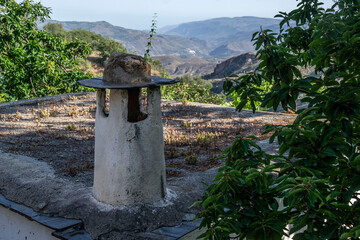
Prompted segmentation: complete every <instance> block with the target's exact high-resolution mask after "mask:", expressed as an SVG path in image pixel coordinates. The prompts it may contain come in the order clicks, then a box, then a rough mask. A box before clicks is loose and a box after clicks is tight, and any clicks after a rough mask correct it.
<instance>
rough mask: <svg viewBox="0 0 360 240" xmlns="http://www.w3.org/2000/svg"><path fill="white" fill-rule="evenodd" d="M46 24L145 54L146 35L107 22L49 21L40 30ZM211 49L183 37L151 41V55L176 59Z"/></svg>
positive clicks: (200, 53) (160, 38)
mask: <svg viewBox="0 0 360 240" xmlns="http://www.w3.org/2000/svg"><path fill="white" fill-rule="evenodd" d="M48 22H57V23H61V24H62V25H63V27H64V29H65V30H73V29H79V28H80V29H84V30H88V31H92V32H95V33H97V34H101V35H103V36H106V37H109V38H112V39H114V40H118V41H120V42H122V43H123V44H124V46H125V47H126V48H127V49H128V50H129V51H130V52H135V53H137V54H139V55H142V54H144V53H145V49H146V45H147V43H148V36H149V35H148V33H147V32H143V31H139V30H132V29H127V28H123V27H118V26H114V25H111V24H110V23H108V22H105V21H100V22H76V21H54V20H49V21H46V22H45V23H39V24H38V26H39V27H40V28H42V27H43V26H44V25H45V24H46V23H48ZM212 49H213V47H212V46H211V45H210V44H209V43H208V42H207V41H204V40H200V39H197V38H188V37H183V36H174V35H172V36H170V35H161V34H159V35H156V37H155V39H154V40H153V49H152V51H151V54H152V55H153V56H157V55H173V56H178V57H183V58H186V57H194V56H197V57H205V56H208V54H209V52H210V51H211V50H212Z"/></svg>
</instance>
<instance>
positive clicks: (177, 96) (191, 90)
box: [161, 82, 226, 105]
mask: <svg viewBox="0 0 360 240" xmlns="http://www.w3.org/2000/svg"><path fill="white" fill-rule="evenodd" d="M161 94H162V97H163V98H165V99H169V100H179V101H183V102H187V101H190V102H200V103H212V104H218V105H221V104H224V103H225V102H226V97H225V96H223V95H219V94H214V93H212V92H211V91H210V89H209V88H203V87H200V86H199V85H196V84H195V85H190V84H187V83H182V82H180V83H177V84H174V85H168V86H163V87H161Z"/></svg>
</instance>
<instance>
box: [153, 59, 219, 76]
mask: <svg viewBox="0 0 360 240" xmlns="http://www.w3.org/2000/svg"><path fill="white" fill-rule="evenodd" d="M154 59H158V60H160V61H161V63H162V65H163V66H164V68H165V70H166V72H167V73H168V74H169V75H170V76H171V77H179V76H182V75H185V74H191V75H193V76H199V75H206V74H210V73H212V72H213V71H214V68H215V66H216V62H215V60H205V59H201V58H188V59H183V58H179V57H176V56H169V55H166V56H157V57H154Z"/></svg>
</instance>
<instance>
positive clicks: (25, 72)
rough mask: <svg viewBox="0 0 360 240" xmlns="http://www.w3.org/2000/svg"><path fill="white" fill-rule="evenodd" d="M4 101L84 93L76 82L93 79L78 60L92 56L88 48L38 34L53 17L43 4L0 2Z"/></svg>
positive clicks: (8, 0) (76, 42) (77, 42)
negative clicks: (77, 92)
mask: <svg viewBox="0 0 360 240" xmlns="http://www.w3.org/2000/svg"><path fill="white" fill-rule="evenodd" d="M0 7H1V8H2V11H1V14H0V69H1V73H0V75H2V76H3V81H1V82H0V89H1V96H0V100H2V101H9V100H17V99H23V98H31V97H35V96H36V97H41V96H47V95H53V94H59V93H66V92H75V91H80V90H82V89H83V88H81V87H80V86H79V85H78V84H77V83H76V80H79V79H83V78H86V77H89V76H87V75H85V74H84V73H83V72H82V71H80V70H79V69H78V67H77V61H76V60H77V58H79V57H85V56H86V55H87V54H89V53H90V48H89V47H88V46H87V44H85V43H82V42H79V41H73V42H64V41H63V40H62V39H60V38H58V37H55V36H52V35H50V34H48V33H47V32H44V31H41V30H38V28H37V26H36V21H43V20H45V18H48V17H49V13H50V10H49V9H48V8H46V7H43V6H42V5H41V4H40V3H34V2H33V1H23V2H21V3H17V2H16V1H14V0H0Z"/></svg>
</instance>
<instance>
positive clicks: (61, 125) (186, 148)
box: [0, 93, 293, 181]
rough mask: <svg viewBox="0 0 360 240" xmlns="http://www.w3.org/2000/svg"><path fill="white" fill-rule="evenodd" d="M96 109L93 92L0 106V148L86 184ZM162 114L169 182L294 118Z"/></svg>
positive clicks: (186, 110)
mask: <svg viewBox="0 0 360 240" xmlns="http://www.w3.org/2000/svg"><path fill="white" fill-rule="evenodd" d="M95 110H96V105H95V94H94V93H91V94H84V95H78V96H74V95H68V96H64V97H62V98H60V99H53V100H49V101H45V102H40V103H33V104H26V105H13V106H6V107H4V105H0V123H1V128H0V149H1V150H3V151H6V152H12V153H16V154H22V155H26V156H30V157H35V158H38V159H39V160H41V161H46V162H48V163H49V164H50V165H51V166H53V167H54V169H55V170H56V172H57V174H59V175H65V176H71V177H75V176H76V177H80V178H81V177H85V179H87V180H89V179H90V178H92V176H91V175H92V171H93V154H94V120H95ZM162 110H163V123H164V141H165V158H166V166H167V174H168V177H176V176H181V175H185V174H186V173H187V172H189V171H204V170H206V169H208V168H210V167H213V166H217V165H219V164H221V162H222V161H221V160H219V159H217V157H219V156H220V154H221V152H222V151H223V150H224V149H225V148H226V147H227V146H229V145H230V144H231V142H232V141H233V140H234V138H235V137H236V136H247V135H256V136H259V137H260V138H261V139H263V138H266V136H261V132H262V131H263V130H264V126H265V124H267V123H274V124H284V123H287V122H290V121H292V119H293V117H292V116H290V115H281V116H282V117H281V116H280V117H279V116H278V115H276V114H270V115H269V114H257V115H252V114H250V115H248V116H247V115H243V114H242V115H240V114H238V113H236V112H234V111H233V110H232V109H230V108H221V107H217V106H214V105H206V104H197V103H185V104H184V103H181V102H174V101H166V100H164V101H163V104H162ZM247 114H249V113H247ZM83 180H84V179H83ZM84 181H85V180H84Z"/></svg>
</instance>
